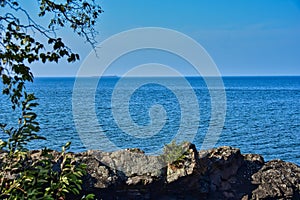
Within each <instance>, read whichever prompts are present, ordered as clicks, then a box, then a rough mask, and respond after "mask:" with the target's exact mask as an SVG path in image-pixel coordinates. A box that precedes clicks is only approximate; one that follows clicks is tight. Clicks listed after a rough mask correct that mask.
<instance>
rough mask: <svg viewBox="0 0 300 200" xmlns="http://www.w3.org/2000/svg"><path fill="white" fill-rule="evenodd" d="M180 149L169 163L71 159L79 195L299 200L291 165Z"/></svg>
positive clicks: (135, 158)
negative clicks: (81, 169) (80, 175)
mask: <svg viewBox="0 0 300 200" xmlns="http://www.w3.org/2000/svg"><path fill="white" fill-rule="evenodd" d="M182 148H183V149H185V154H184V157H182V158H181V159H180V160H179V162H172V163H171V164H170V163H167V162H165V161H164V160H162V159H161V157H160V156H149V155H145V154H144V152H142V151H141V150H139V149H126V150H122V151H116V152H110V153H108V152H102V151H96V150H89V151H86V152H82V153H76V154H73V153H72V154H71V155H72V157H74V158H75V160H76V162H78V163H84V164H86V165H87V172H88V173H87V175H85V176H84V179H83V187H82V188H83V193H85V194H88V193H93V194H95V196H96V199H158V200H159V199H161V200H164V199H174V200H177V199H232V200H235V199H242V200H248V199H268V200H269V199H295V200H296V199H297V200H299V199H300V167H299V166H297V165H296V164H293V163H289V162H284V161H281V160H272V161H269V162H265V161H264V159H263V157H262V156H260V155H257V154H241V152H240V150H239V149H237V148H232V147H227V146H224V147H218V148H214V149H210V150H204V151H200V152H198V151H197V149H196V147H195V145H193V144H191V143H185V144H183V147H182ZM52 154H53V155H54V157H55V156H56V155H57V156H59V155H60V154H59V153H58V152H55V151H54V152H52ZM40 155H41V150H38V151H31V152H30V157H31V159H32V160H39V159H40ZM67 199H72V200H74V199H79V198H78V197H76V196H69V197H68V198H67Z"/></svg>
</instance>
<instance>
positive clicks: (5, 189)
mask: <svg viewBox="0 0 300 200" xmlns="http://www.w3.org/2000/svg"><path fill="white" fill-rule="evenodd" d="M36 1H37V3H38V4H39V11H38V16H37V17H40V18H42V19H43V21H44V22H46V21H48V26H46V27H44V26H42V25H40V24H38V23H36V21H34V18H33V17H32V16H31V14H30V13H28V12H27V11H26V10H25V9H23V7H22V6H21V4H20V2H22V1H18V0H0V10H1V14H0V31H1V33H0V79H1V81H2V86H3V88H2V93H3V94H4V95H7V96H8V97H9V100H10V102H11V108H12V110H13V111H14V112H15V113H18V112H20V113H19V114H16V115H17V116H19V119H18V123H16V124H17V125H16V126H11V125H7V124H6V123H3V122H0V133H1V132H2V133H4V134H6V135H7V139H6V140H0V150H1V153H0V199H65V197H66V196H67V194H69V193H70V194H75V195H76V194H77V195H78V194H80V191H81V189H82V188H81V184H82V177H83V175H84V174H85V166H84V165H80V164H78V163H77V162H76V161H75V158H74V157H73V156H72V155H71V154H69V153H66V150H67V149H68V148H69V146H70V143H68V144H67V145H66V146H64V147H63V149H62V152H61V154H60V155H58V156H55V155H54V153H53V151H50V150H47V149H44V150H42V155H41V156H40V158H41V159H40V160H34V159H32V158H31V157H30V156H31V155H30V152H28V150H27V149H26V145H27V144H28V142H31V141H33V140H36V139H45V138H44V137H41V136H39V135H38V132H39V130H40V127H39V123H38V121H37V115H36V113H35V112H34V111H33V108H35V107H36V106H38V103H37V102H36V100H37V98H36V97H35V96H34V94H33V93H27V92H26V87H25V85H26V83H28V82H33V78H34V77H33V74H32V72H31V70H30V65H31V64H33V63H41V62H42V63H47V62H48V63H51V62H56V63H58V62H59V61H60V60H61V59H63V58H65V59H66V60H67V61H68V62H74V61H77V60H79V55H78V54H76V53H74V52H72V50H71V49H70V48H69V47H68V46H67V45H66V44H65V43H64V41H63V39H62V38H60V37H58V36H57V31H58V30H59V29H61V28H65V27H67V28H69V29H71V30H72V31H73V32H74V33H75V34H77V35H79V36H80V37H83V38H84V39H85V40H86V41H87V42H88V43H90V44H91V45H92V47H95V43H96V41H95V39H94V38H95V35H96V34H97V32H96V30H95V29H94V27H95V23H96V19H97V18H98V17H99V14H100V13H102V12H103V11H102V9H101V7H100V6H99V5H97V4H96V3H95V2H94V0H90V1H88V0H86V1H83V0H66V1H65V2H63V1H59V2H61V3H57V1H54V0H36ZM23 3H24V2H23ZM25 3H26V2H25ZM84 199H93V195H88V196H86V197H84Z"/></svg>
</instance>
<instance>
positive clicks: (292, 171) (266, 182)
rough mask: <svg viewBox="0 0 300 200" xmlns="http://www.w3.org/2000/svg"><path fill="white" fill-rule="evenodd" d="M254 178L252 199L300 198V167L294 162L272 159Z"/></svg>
mask: <svg viewBox="0 0 300 200" xmlns="http://www.w3.org/2000/svg"><path fill="white" fill-rule="evenodd" d="M252 179H253V181H252V183H253V184H254V185H258V188H257V189H255V190H254V191H253V192H252V199H300V167H299V166H297V165H295V164H293V163H289V162H284V161H281V160H272V161H270V162H267V163H266V164H265V165H264V166H263V167H262V168H261V169H260V170H259V171H258V172H257V173H255V174H253V176H252Z"/></svg>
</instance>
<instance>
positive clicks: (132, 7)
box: [27, 0, 300, 76]
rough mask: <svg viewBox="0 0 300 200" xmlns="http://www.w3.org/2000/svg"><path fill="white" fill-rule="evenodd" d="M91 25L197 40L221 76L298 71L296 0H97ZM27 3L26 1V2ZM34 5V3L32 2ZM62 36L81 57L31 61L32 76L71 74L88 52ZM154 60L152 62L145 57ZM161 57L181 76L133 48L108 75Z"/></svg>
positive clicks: (173, 62) (105, 30)
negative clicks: (155, 30) (159, 30)
mask: <svg viewBox="0 0 300 200" xmlns="http://www.w3.org/2000/svg"><path fill="white" fill-rule="evenodd" d="M98 2H99V4H100V5H101V6H102V8H103V10H104V13H103V14H102V15H101V16H100V18H99V21H98V24H97V29H98V30H99V32H100V35H99V36H98V38H97V40H98V41H99V42H101V41H103V40H104V39H106V38H108V37H110V36H112V35H113V34H116V33H119V32H121V31H125V30H128V29H132V28H139V27H149V26H150V27H164V28H169V29H174V30H177V31H180V32H182V33H184V34H186V35H188V36H190V37H191V38H193V39H195V40H196V41H197V42H198V43H199V44H201V45H202V46H203V47H204V48H205V49H206V51H207V52H208V53H209V54H210V56H211V57H212V58H213V60H214V61H215V63H216V64H217V66H218V68H219V71H220V72H221V74H222V75H223V76H231V75H246V76H247V75H300V53H299V52H300V1H299V0H263V1H262V0H226V1H225V0H186V1H183V0H160V1H159V0H103V1H98ZM27 6H30V5H27ZM33 7H34V6H33ZM61 34H62V36H63V37H65V38H66V42H67V43H69V44H70V45H71V47H73V49H74V50H75V51H77V52H79V53H80V55H81V61H80V62H77V63H74V64H67V63H65V62H60V63H59V64H58V65H57V64H48V65H46V66H42V65H39V64H36V65H34V66H33V71H34V75H35V76H75V75H76V73H77V70H78V69H79V67H80V64H81V62H82V60H84V58H85V57H86V56H87V55H88V53H89V52H90V51H91V47H90V45H88V44H86V43H84V42H83V41H81V40H80V39H78V38H77V37H76V36H71V35H72V34H71V33H70V32H66V31H63V32H62V33H61ZM153 58H154V60H153V61H152V60H151V59H153ZM151 61H152V62H162V63H163V64H169V65H170V66H172V67H174V68H175V69H179V68H181V69H183V71H184V73H185V75H194V71H193V69H192V67H191V66H186V64H187V63H185V62H183V61H181V60H178V58H176V57H174V56H173V57H172V56H170V55H167V54H160V53H159V52H154V51H153V52H151V51H144V52H137V53H136V54H132V55H128V57H127V58H125V57H124V58H120V60H118V62H115V63H114V66H112V68H111V70H110V71H109V72H108V73H109V74H120V73H121V72H123V71H124V69H129V68H130V67H134V65H136V64H142V63H148V62H151Z"/></svg>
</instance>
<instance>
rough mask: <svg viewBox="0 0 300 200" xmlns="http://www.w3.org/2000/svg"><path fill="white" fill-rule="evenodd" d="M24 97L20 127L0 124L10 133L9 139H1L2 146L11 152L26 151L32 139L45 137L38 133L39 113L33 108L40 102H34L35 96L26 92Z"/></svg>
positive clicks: (0, 146) (3, 129)
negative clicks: (37, 119)
mask: <svg viewBox="0 0 300 200" xmlns="http://www.w3.org/2000/svg"><path fill="white" fill-rule="evenodd" d="M24 99H25V100H24V101H22V106H21V116H20V118H19V120H18V127H16V128H14V127H11V128H6V126H7V125H6V124H0V128H1V129H2V131H3V132H4V133H6V134H7V135H8V140H7V141H2V140H0V141H1V142H0V148H1V149H5V150H8V151H9V152H10V154H14V153H16V152H17V151H26V150H27V149H26V148H25V146H26V144H27V143H28V142H30V141H31V140H35V139H45V138H44V137H41V136H38V135H37V132H38V131H39V130H40V127H39V123H38V122H37V121H36V117H37V115H36V114H35V113H34V112H32V108H34V107H36V106H37V105H38V103H36V102H34V101H35V100H36V98H35V96H34V95H33V94H27V93H26V92H24Z"/></svg>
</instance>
